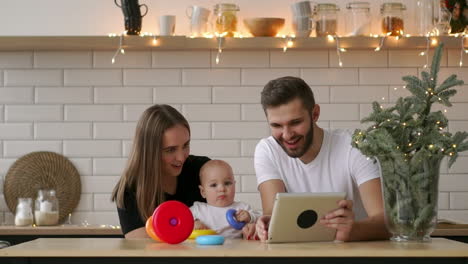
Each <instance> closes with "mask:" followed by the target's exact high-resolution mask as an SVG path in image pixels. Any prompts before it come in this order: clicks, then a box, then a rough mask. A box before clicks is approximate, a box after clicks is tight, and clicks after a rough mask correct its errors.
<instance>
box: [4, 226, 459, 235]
mask: <svg viewBox="0 0 468 264" xmlns="http://www.w3.org/2000/svg"><path fill="white" fill-rule="evenodd" d="M121 234H122V230H121V229H120V228H118V227H116V226H110V225H102V226H96V225H89V226H82V225H61V226H36V227H32V226H26V227H19V226H0V236H2V235H3V236H5V235H11V236H14V235H24V236H28V235H64V236H66V235H103V236H105V235H121ZM432 235H433V236H468V224H438V225H437V228H436V230H434V232H433V233H432Z"/></svg>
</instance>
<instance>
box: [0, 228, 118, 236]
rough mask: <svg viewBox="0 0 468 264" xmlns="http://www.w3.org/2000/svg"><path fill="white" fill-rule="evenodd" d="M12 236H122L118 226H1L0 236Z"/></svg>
mask: <svg viewBox="0 0 468 264" xmlns="http://www.w3.org/2000/svg"><path fill="white" fill-rule="evenodd" d="M11 235H103V236H105V235H122V230H120V228H118V227H116V226H107V225H105V226H95V225H89V226H81V225H80V226H79V225H60V226H35V227H32V226H24V227H23V226H0V236H11Z"/></svg>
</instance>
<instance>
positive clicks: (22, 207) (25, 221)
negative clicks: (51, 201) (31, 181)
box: [15, 198, 34, 226]
mask: <svg viewBox="0 0 468 264" xmlns="http://www.w3.org/2000/svg"><path fill="white" fill-rule="evenodd" d="M33 224H34V218H33V213H32V199H31V198H18V204H17V205H16V210H15V226H31V225H33Z"/></svg>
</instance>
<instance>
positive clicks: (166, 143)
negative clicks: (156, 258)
mask: <svg viewBox="0 0 468 264" xmlns="http://www.w3.org/2000/svg"><path fill="white" fill-rule="evenodd" d="M189 153H190V127H189V124H188V122H187V120H186V119H185V118H184V117H183V116H182V114H180V113H179V112H178V111H177V110H176V109H174V108H173V107H171V106H169V105H153V106H151V107H150V108H148V109H146V110H145V112H144V113H143V114H142V116H141V118H140V120H139V121H138V124H137V128H136V132H135V138H134V140H133V147H132V150H131V153H130V155H129V158H128V162H127V166H126V168H125V170H124V172H123V175H122V177H121V178H120V180H119V182H118V183H117V185H116V186H115V188H114V191H113V193H112V201H115V203H116V204H117V211H118V214H119V219H120V225H121V227H122V232H123V234H124V235H125V237H126V238H143V237H147V235H146V232H145V228H144V226H145V222H146V219H147V218H148V217H150V216H151V215H152V213H153V211H154V209H155V208H156V207H157V206H158V205H159V204H161V203H162V202H164V201H167V200H177V201H180V202H183V203H184V204H186V205H187V206H191V205H192V204H193V203H194V202H195V201H201V202H205V199H204V198H203V197H202V196H201V194H200V191H199V188H198V186H199V185H200V180H199V172H200V168H201V167H202V166H203V164H205V162H207V161H208V160H209V158H207V157H202V156H193V155H189Z"/></svg>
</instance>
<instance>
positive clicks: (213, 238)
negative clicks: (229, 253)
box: [195, 235, 224, 245]
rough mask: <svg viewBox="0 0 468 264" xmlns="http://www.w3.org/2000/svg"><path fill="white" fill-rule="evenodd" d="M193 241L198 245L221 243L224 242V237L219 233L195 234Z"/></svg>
mask: <svg viewBox="0 0 468 264" xmlns="http://www.w3.org/2000/svg"><path fill="white" fill-rule="evenodd" d="M195 241H196V242H197V244H199V245H222V244H224V237H223V236H220V235H206V236H197V238H195Z"/></svg>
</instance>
